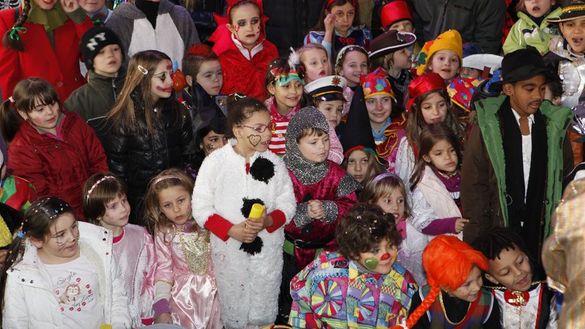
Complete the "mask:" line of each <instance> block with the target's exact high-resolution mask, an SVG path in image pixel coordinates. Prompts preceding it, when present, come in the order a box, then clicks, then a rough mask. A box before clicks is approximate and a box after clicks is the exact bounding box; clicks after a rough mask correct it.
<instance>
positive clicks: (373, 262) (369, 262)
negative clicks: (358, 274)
mask: <svg viewBox="0 0 585 329" xmlns="http://www.w3.org/2000/svg"><path fill="white" fill-rule="evenodd" d="M364 265H365V266H366V268H367V269H368V270H370V271H373V270H375V269H376V267H377V266H378V259H377V258H375V257H370V258H366V260H364Z"/></svg>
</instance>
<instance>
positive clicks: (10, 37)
mask: <svg viewBox="0 0 585 329" xmlns="http://www.w3.org/2000/svg"><path fill="white" fill-rule="evenodd" d="M15 10H16V13H15V15H17V18H16V22H14V25H13V26H12V28H10V29H9V30H8V31H6V32H5V33H4V36H3V37H2V45H3V47H4V48H7V49H14V50H16V51H24V45H23V44H22V40H21V38H20V33H24V32H26V28H25V27H23V25H24V23H25V22H26V20H27V19H28V13H29V11H30V0H23V6H22V12H21V13H20V15H19V14H18V11H19V9H18V8H16V9H15Z"/></svg>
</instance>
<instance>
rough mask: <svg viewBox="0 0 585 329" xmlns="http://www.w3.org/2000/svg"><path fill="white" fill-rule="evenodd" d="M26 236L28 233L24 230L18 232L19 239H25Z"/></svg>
mask: <svg viewBox="0 0 585 329" xmlns="http://www.w3.org/2000/svg"><path fill="white" fill-rule="evenodd" d="M25 236H26V234H25V233H24V232H23V231H22V230H21V231H18V232H16V237H17V238H19V239H24V238H25Z"/></svg>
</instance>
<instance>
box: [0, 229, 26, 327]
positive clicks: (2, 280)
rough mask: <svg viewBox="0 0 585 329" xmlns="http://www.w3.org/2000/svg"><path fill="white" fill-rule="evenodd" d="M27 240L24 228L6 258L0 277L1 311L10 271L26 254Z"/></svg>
mask: <svg viewBox="0 0 585 329" xmlns="http://www.w3.org/2000/svg"><path fill="white" fill-rule="evenodd" d="M25 240H26V235H25V234H24V232H23V231H22V228H21V229H20V230H19V231H18V232H17V233H16V235H15V236H14V238H13V240H12V243H11V244H10V247H9V248H8V255H7V256H6V260H5V261H4V266H3V267H2V274H1V276H0V296H2V297H1V298H2V301H0V309H2V310H3V309H4V292H5V290H6V279H7V278H8V271H9V270H10V268H11V267H12V266H13V265H16V264H18V263H19V262H20V260H21V259H22V255H23V254H24V248H25ZM1 322H2V314H1V313H0V323H1Z"/></svg>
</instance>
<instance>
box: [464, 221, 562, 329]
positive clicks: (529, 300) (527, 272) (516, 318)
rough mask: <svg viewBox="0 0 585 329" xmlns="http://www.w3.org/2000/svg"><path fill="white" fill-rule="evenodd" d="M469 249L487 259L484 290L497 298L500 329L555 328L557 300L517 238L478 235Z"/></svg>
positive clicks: (500, 233) (508, 233)
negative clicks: (487, 265)
mask: <svg viewBox="0 0 585 329" xmlns="http://www.w3.org/2000/svg"><path fill="white" fill-rule="evenodd" d="M472 246H473V247H474V248H475V249H476V250H479V251H481V252H482V253H483V254H484V255H485V256H486V257H487V258H488V262H489V269H488V270H487V272H486V273H485V275H484V277H485V279H487V282H486V281H485V280H484V288H485V289H488V290H490V291H492V293H493V295H494V296H495V297H496V300H497V302H498V306H499V308H500V312H501V315H502V318H501V323H502V328H503V329H516V328H547V329H556V328H557V317H558V314H557V312H556V307H555V306H556V299H555V298H554V296H553V293H552V291H551V290H549V288H548V285H547V283H546V281H545V280H543V279H544V278H545V277H544V276H543V275H542V274H543V272H542V269H540V268H538V267H535V263H534V262H533V261H532V260H531V259H530V257H529V256H528V254H527V252H526V248H525V247H524V241H523V240H522V238H521V237H520V236H519V235H518V234H516V233H515V232H514V231H512V230H510V229H509V228H495V229H493V230H490V231H488V232H484V233H483V234H482V235H480V236H479V237H478V238H477V239H475V240H474V241H473V243H472Z"/></svg>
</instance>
